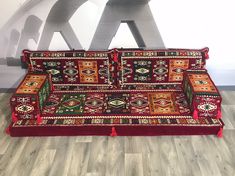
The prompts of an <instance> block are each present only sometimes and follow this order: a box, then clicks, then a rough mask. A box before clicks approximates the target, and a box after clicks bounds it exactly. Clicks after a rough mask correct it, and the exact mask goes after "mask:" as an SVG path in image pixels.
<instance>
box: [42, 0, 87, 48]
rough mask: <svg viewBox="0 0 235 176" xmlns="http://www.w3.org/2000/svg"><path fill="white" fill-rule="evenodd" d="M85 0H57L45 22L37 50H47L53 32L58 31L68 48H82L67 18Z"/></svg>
mask: <svg viewBox="0 0 235 176" xmlns="http://www.w3.org/2000/svg"><path fill="white" fill-rule="evenodd" d="M86 1H87V0H58V1H57V2H56V3H55V5H54V6H53V7H52V9H51V11H50V13H49V15H48V17H47V19H46V23H45V27H44V29H43V32H42V35H41V39H40V41H39V44H38V50H47V49H48V48H49V46H50V43H51V40H52V37H53V34H54V32H60V33H61V35H62V37H63V38H64V40H65V42H66V43H67V45H68V47H69V48H70V49H82V46H81V44H80V42H79V40H78V38H77V36H76V34H75V32H74V31H73V29H72V27H71V25H70V23H69V20H70V18H71V17H72V15H73V14H74V13H75V12H76V10H77V9H78V8H79V7H80V6H81V5H82V4H83V3H85V2H86Z"/></svg>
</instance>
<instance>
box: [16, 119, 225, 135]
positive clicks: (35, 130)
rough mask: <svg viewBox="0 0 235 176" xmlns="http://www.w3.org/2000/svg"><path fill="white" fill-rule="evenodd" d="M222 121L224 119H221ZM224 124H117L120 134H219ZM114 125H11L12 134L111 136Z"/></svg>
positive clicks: (116, 127) (116, 128)
mask: <svg viewBox="0 0 235 176" xmlns="http://www.w3.org/2000/svg"><path fill="white" fill-rule="evenodd" d="M221 122H222V121H221ZM222 127H223V125H222V126H183V125H182V126H139V125H137V126H115V130H116V131H118V136H159V135H212V134H213V135H217V134H218V131H219V130H220V128H222ZM110 131H112V126H108V125H107V126H60V127H58V126H41V125H38V126H36V127H30V126H29V127H14V126H11V136H15V137H17V136H18V137H20V136H77V135H79V136H87V135H94V136H110Z"/></svg>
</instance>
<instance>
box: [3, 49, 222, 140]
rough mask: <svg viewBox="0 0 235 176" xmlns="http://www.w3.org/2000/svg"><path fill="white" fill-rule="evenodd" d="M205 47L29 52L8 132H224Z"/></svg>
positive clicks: (97, 133)
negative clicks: (198, 48) (25, 72)
mask: <svg viewBox="0 0 235 176" xmlns="http://www.w3.org/2000/svg"><path fill="white" fill-rule="evenodd" d="M207 58H208V48H204V49H201V50H196V49H159V50H140V49H113V50H109V51H76V50H71V51H29V50H25V51H24V52H23V56H22V61H23V62H24V63H25V64H27V65H28V73H27V74H26V76H25V78H24V79H23V81H22V82H21V83H20V85H19V87H18V88H17V90H16V92H15V94H14V95H13V96H12V97H11V99H10V103H11V110H12V123H11V124H10V126H9V128H8V129H7V131H8V132H9V133H10V135H11V136H55V135H111V136H116V135H120V136H127V135H202V134H206V135H207V134H217V135H218V136H222V128H223V126H224V124H223V122H222V120H221V96H220V94H219V91H218V89H217V88H216V86H215V85H214V83H213V81H212V80H211V78H210V76H209V75H208V73H207V71H206V69H205V64H206V59H207Z"/></svg>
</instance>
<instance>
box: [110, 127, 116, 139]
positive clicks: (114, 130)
mask: <svg viewBox="0 0 235 176" xmlns="http://www.w3.org/2000/svg"><path fill="white" fill-rule="evenodd" d="M110 136H112V137H114V136H117V132H116V129H115V127H112V133H111V134H110Z"/></svg>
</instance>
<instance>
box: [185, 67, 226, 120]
mask: <svg viewBox="0 0 235 176" xmlns="http://www.w3.org/2000/svg"><path fill="white" fill-rule="evenodd" d="M183 90H184V92H185V94H186V97H187V99H188V102H189V104H190V107H191V110H192V111H193V116H194V118H198V117H211V118H221V101H222V98H221V96H220V93H219V91H218V89H217V88H216V86H215V84H214V83H213V81H212V80H211V78H210V76H209V74H208V73H207V71H206V70H187V71H185V73H184V80H183Z"/></svg>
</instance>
